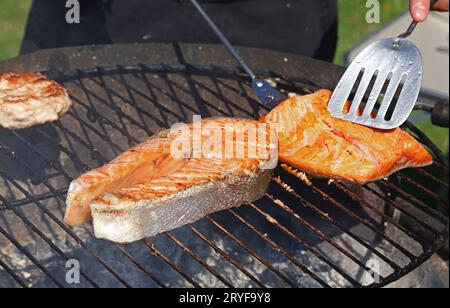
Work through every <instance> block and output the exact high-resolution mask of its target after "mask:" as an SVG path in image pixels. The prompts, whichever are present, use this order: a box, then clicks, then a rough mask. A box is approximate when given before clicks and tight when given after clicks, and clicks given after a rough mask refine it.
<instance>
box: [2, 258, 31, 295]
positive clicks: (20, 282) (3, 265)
mask: <svg viewBox="0 0 450 308" xmlns="http://www.w3.org/2000/svg"><path fill="white" fill-rule="evenodd" d="M0 267H1V268H3V269H4V270H5V271H6V272H7V273H8V275H9V276H11V277H12V278H13V279H14V280H15V281H16V282H17V284H18V285H19V286H21V287H22V288H23V289H28V286H27V285H26V283H25V282H23V281H22V279H20V277H19V276H17V275H16V273H15V272H14V271H13V270H12V269H11V268H10V267H9V266H8V264H6V263H5V262H3V260H2V259H1V258H0Z"/></svg>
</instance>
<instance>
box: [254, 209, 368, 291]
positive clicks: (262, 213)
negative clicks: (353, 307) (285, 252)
mask: <svg viewBox="0 0 450 308" xmlns="http://www.w3.org/2000/svg"><path fill="white" fill-rule="evenodd" d="M249 204H250V206H251V207H252V208H253V209H255V210H256V212H257V213H258V214H260V215H261V216H263V217H264V218H265V219H266V220H267V221H268V222H270V223H271V224H272V225H274V226H276V227H277V228H278V229H280V230H281V231H283V232H284V233H286V234H287V235H288V236H289V237H290V238H292V239H293V240H294V241H296V242H297V243H298V244H300V245H301V246H302V247H303V248H305V249H306V250H308V251H310V252H311V253H312V254H313V255H315V256H316V257H317V258H319V259H320V260H322V261H323V262H324V263H326V264H327V265H328V266H330V267H331V268H332V269H334V270H335V271H336V272H338V273H339V274H341V276H342V277H344V278H345V279H346V280H347V281H348V282H350V283H351V284H352V285H353V286H356V287H361V285H360V283H359V282H357V281H356V280H354V279H353V278H352V277H350V276H349V275H348V274H347V273H346V272H345V271H343V270H342V269H341V268H339V267H338V266H337V265H336V264H334V263H333V262H332V261H331V260H330V259H328V258H327V257H325V256H323V255H322V254H321V253H319V252H318V251H317V250H316V249H314V248H313V247H311V246H310V245H308V244H307V243H306V242H305V241H304V240H302V239H301V238H299V237H298V236H297V235H295V234H294V233H292V231H290V230H289V229H287V228H286V227H285V226H283V225H282V224H280V223H279V222H278V221H277V220H276V219H275V218H273V217H272V216H270V215H269V214H268V213H267V212H265V211H263V210H261V209H260V208H259V207H257V206H256V205H255V204H254V203H249Z"/></svg>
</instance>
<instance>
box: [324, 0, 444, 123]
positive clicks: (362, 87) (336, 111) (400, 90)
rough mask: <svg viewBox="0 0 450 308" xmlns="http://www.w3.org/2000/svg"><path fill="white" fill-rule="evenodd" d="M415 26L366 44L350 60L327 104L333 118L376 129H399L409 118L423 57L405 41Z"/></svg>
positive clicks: (420, 73)
mask: <svg viewBox="0 0 450 308" xmlns="http://www.w3.org/2000/svg"><path fill="white" fill-rule="evenodd" d="M436 2H437V1H432V6H433V5H434V4H435V3H436ZM416 26H417V22H415V21H413V22H412V23H411V25H410V26H409V28H408V30H407V31H406V32H405V33H403V34H401V35H399V36H398V37H397V38H388V39H384V40H381V41H378V42H375V43H373V44H371V45H369V46H368V47H366V48H365V49H364V50H363V51H362V52H361V53H360V54H359V55H358V56H357V57H356V58H355V59H354V60H353V62H352V63H351V64H350V66H349V67H348V69H347V71H346V72H345V74H344V76H343V77H342V79H341V80H340V82H339V83H338V86H337V87H336V89H335V91H334V93H333V95H332V97H331V100H330V102H329V104H328V110H329V111H330V113H331V114H332V115H333V116H334V117H336V118H339V119H342V120H346V121H350V122H354V123H358V124H362V125H366V126H370V127H374V128H379V129H393V128H396V127H399V126H400V125H402V124H403V123H404V122H405V121H406V120H407V119H408V117H409V115H410V114H411V112H412V110H413V108H414V105H415V103H416V101H417V98H418V96H419V92H420V87H421V84H422V75H423V62H422V55H421V53H420V51H419V49H418V48H417V47H416V46H415V45H414V44H413V43H412V42H411V41H409V40H407V37H408V36H410V35H411V34H412V32H413V31H414V29H415V28H416ZM361 76H362V77H361ZM358 80H360V82H359V84H358V82H357V81H358ZM354 89H356V92H355V91H354ZM352 92H354V93H355V95H354V98H353V100H352V102H351V103H350V105H348V103H347V102H348V100H349V97H350V94H351V93H352Z"/></svg>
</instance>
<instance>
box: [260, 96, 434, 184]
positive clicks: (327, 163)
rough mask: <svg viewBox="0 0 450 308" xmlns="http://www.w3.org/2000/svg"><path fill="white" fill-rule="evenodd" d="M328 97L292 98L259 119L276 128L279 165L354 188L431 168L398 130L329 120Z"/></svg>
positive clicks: (410, 139)
mask: <svg viewBox="0 0 450 308" xmlns="http://www.w3.org/2000/svg"><path fill="white" fill-rule="evenodd" d="M330 97H331V91H328V90H320V91H318V92H316V93H313V94H311V95H305V96H295V97H291V98H290V99H288V100H286V101H284V102H283V103H281V104H280V105H279V106H277V107H276V108H275V109H273V110H272V111H271V112H270V113H269V114H268V115H267V116H265V117H263V118H261V119H260V121H262V122H266V123H275V124H276V125H277V132H278V138H279V159H280V161H281V162H283V163H286V164H289V165H290V166H293V167H296V168H298V169H300V170H301V171H303V172H306V173H308V174H310V175H313V176H318V177H324V178H332V179H339V180H343V181H348V182H355V183H358V184H365V183H367V182H372V181H376V180H379V179H383V178H386V177H388V176H389V175H391V174H393V173H394V172H396V171H398V170H400V169H403V168H408V167H422V166H427V165H430V164H432V163H433V158H432V156H431V155H430V154H429V153H428V151H427V150H426V149H425V148H424V147H423V146H422V145H421V144H420V143H419V142H418V141H417V140H415V139H414V138H413V137H412V136H410V135H409V134H408V133H407V132H405V131H403V130H402V129H400V128H397V129H393V130H388V131H386V130H378V129H373V128H369V127H366V126H363V125H359V124H355V123H351V122H347V121H343V120H340V119H337V118H334V117H332V116H331V114H330V113H329V112H328V109H327V106H328V101H329V99H330Z"/></svg>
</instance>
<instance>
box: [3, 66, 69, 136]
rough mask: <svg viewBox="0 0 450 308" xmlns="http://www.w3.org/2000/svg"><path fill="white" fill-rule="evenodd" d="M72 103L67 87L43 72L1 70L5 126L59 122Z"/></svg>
mask: <svg viewBox="0 0 450 308" xmlns="http://www.w3.org/2000/svg"><path fill="white" fill-rule="evenodd" d="M71 106H72V101H71V100H70V98H69V95H68V93H67V90H66V89H64V88H63V87H62V86H61V85H59V84H58V83H56V82H55V81H52V80H48V79H47V78H46V77H44V76H43V75H41V74H39V73H0V126H2V127H4V128H8V129H23V128H28V127H31V126H34V125H38V124H43V123H47V122H52V121H56V120H58V119H59V117H61V116H62V115H63V114H65V113H66V112H67V111H68V110H69V108H70V107H71Z"/></svg>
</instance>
